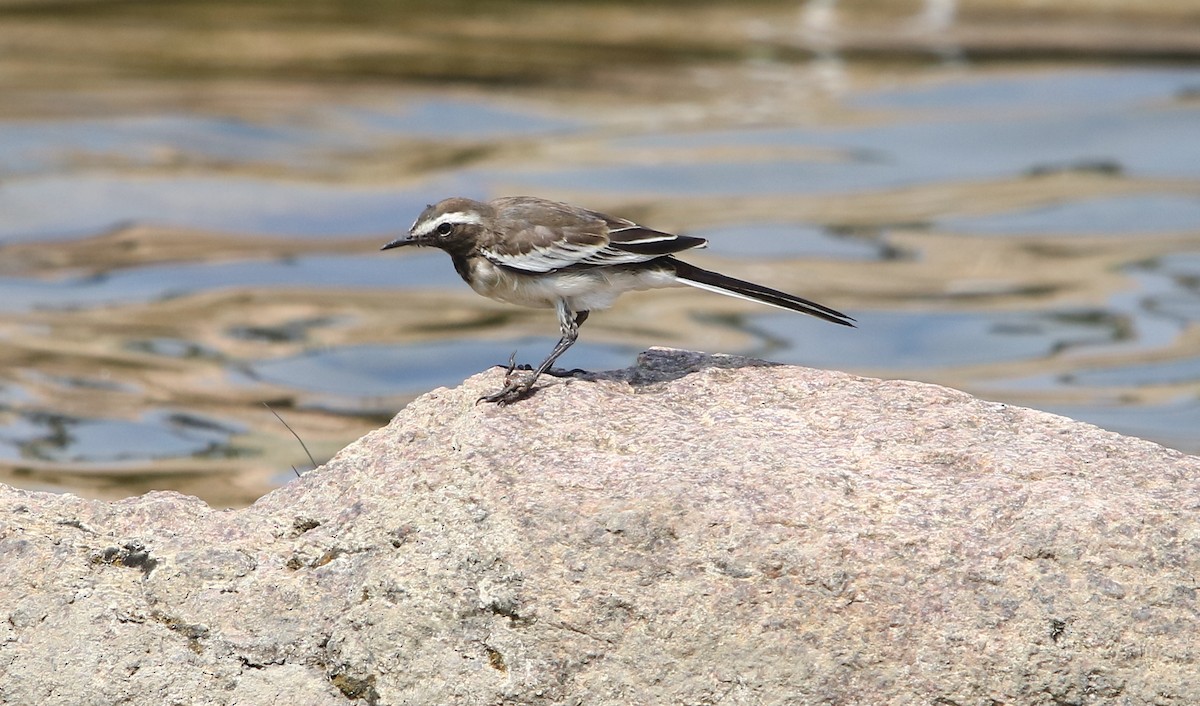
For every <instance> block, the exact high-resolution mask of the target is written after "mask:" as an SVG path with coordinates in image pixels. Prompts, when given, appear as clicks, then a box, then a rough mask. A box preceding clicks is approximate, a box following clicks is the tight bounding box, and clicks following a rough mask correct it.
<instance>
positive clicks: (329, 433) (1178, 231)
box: [0, 3, 1200, 505]
mask: <svg viewBox="0 0 1200 706" xmlns="http://www.w3.org/2000/svg"><path fill="white" fill-rule="evenodd" d="M197 7H204V4H203V3H201V4H198V5H197ZM214 7H215V6H214ZM306 7H307V6H306ZM747 7H748V8H750V9H745V10H744V11H745V12H747V13H750V14H753V13H754V12H759V11H761V12H763V13H770V12H776V11H777V10H774V9H771V8H775V7H776V6H775V5H771V4H765V5H763V6H761V7H759V6H757V5H748V6H747ZM756 8H757V9H756ZM763 8H766V9H763ZM196 11H199V10H196ZM378 11H380V12H383V11H384V10H382V9H378ZM575 11H578V12H584V10H575ZM111 12H114V13H116V14H115V15H114V17H123V15H121V14H120V13H121V12H124V10H120V9H114V10H111ZM301 16H303V13H301ZM343 19H345V18H343ZM359 19H361V18H358V19H354V18H351V19H345V21H347V22H351V25H352V26H353V27H354V28H356V31H363V32H368V33H369V30H367V29H365V28H364V27H362V26H360V25H359V24H357V23H358V21H359ZM427 19H428V18H427ZM88 21H91V20H88ZM157 21H159V22H168V23H170V22H173V21H174V20H170V19H162V18H160V19H159V20H157ZM495 21H497V22H502V21H503V20H502V19H496V20H495ZM546 21H547V22H551V21H552V18H550V19H547V20H546ZM596 21H598V22H599V21H602V20H600V19H597V20H596ZM72 22H79V23H80V24H72ZM53 23H54V24H53V26H54V27H57V28H58V30H56V31H61V32H62V33H63V36H64V37H69V36H72V35H71V33H72V32H75V31H79V32H82V31H84V28H85V27H84V26H85V25H86V24H87V23H86V22H84V21H83V20H82V19H76V20H72V19H70V18H66V19H62V20H59V19H55V20H53ZM335 24H336V23H335ZM585 24H586V23H585ZM11 26H12V27H17V25H11ZM113 26H116V25H113ZM754 26H758V25H754ZM330 29H331V30H332V29H333V26H331V27H330ZM342 29H346V28H345V27H342ZM760 29H761V28H760ZM5 31H11V32H16V31H17V29H10V30H0V32H5ZM114 31H115V32H117V33H118V34H119V33H120V31H121V30H119V29H117V30H114ZM170 31H174V32H183V33H185V34H186V31H185V29H183V28H180V27H177V26H174V25H172V26H171V28H170ZM398 31H399V30H398ZM530 31H536V28H534V29H531V30H530ZM756 31H758V30H756ZM681 36H682V35H681ZM117 39H119V37H114V41H117ZM713 41H716V40H713ZM748 41H751V44H752V45H754V42H759V41H761V40H760V39H755V40H748ZM789 41H790V40H789ZM754 46H757V45H754ZM580 51H581V52H583V53H584V54H587V52H588V51H591V50H588V49H586V48H585V49H580ZM831 51H832V50H831ZM589 56H590V55H589ZM714 56H715V57H717V58H715V59H714ZM714 56H695V55H690V54H687V53H686V52H684V53H683V54H681V58H677V60H673V61H665V62H656V61H655V60H653V59H652V58H650V59H645V60H644V61H643V62H642V63H638V62H637V61H633V60H629V61H631V62H632V64H630V65H621V64H620V63H619V62H618V63H617V64H616V65H614V66H610V68H609V69H608V72H607V73H605V74H604V76H603V77H597V78H596V79H594V80H593V79H589V78H587V77H586V75H585V74H579V73H572V72H575V71H577V70H578V67H580V66H591V64H590V63H589V61H590V59H588V60H585V59H583V58H581V57H572V58H569V59H564V62H565V63H561V64H554V65H553V66H551V65H549V64H547V65H545V67H544V68H545V73H539V72H538V71H534V72H533V73H532V74H530V76H531V77H532V78H531V79H530V81H529V84H528V85H523V84H521V85H519V82H518V83H514V82H513V81H511V80H496V79H495V77H492V78H488V77H486V76H484V77H481V76H478V75H476V74H475V73H473V72H477V71H483V68H481V66H479V65H475V64H470V65H463V66H451V67H439V68H437V69H436V70H437V71H446V72H451V73H453V72H455V71H461V72H465V73H464V74H463V75H462V76H458V77H457V78H456V79H455V80H453V81H448V80H441V79H439V80H425V79H427V78H428V77H427V76H426V77H424V78H422V79H421V81H420V82H416V83H414V82H412V81H411V80H402V79H398V80H393V81H388V80H384V81H374V82H371V83H361V84H356V83H354V82H345V83H342V82H339V83H338V84H337V86H336V90H334V89H333V88H331V87H330V86H329V85H328V84H325V83H323V82H322V81H320V80H317V79H315V78H314V76H315V75H316V74H319V73H320V72H319V71H317V72H316V73H315V74H313V75H308V74H305V73H304V72H298V73H297V74H295V75H288V73H287V72H286V71H283V72H281V73H280V74H279V75H275V74H273V73H271V72H267V73H266V76H267V78H265V79H264V78H262V77H258V78H254V79H253V80H254V81H258V82H259V83H256V84H253V86H254V88H253V90H248V89H247V87H246V86H245V85H244V84H243V82H244V81H247V80H251V79H247V78H246V77H244V76H239V75H232V76H223V75H222V76H219V77H218V78H215V79H211V82H204V81H202V80H201V78H198V77H195V76H192V77H183V76H172V75H167V76H158V75H155V76H152V77H150V78H147V77H145V76H142V75H140V74H139V75H136V76H135V77H133V78H130V76H127V75H125V74H122V72H121V71H116V70H114V73H113V75H111V76H107V77H101V78H97V79H96V80H95V81H90V82H85V83H80V82H72V81H66V80H64V82H63V83H62V84H61V85H59V84H53V82H50V84H52V85H48V86H42V85H41V84H40V83H39V82H38V81H31V82H30V84H28V85H26V84H17V85H16V87H15V88H13V89H12V90H11V91H10V92H9V94H8V95H9V98H8V100H7V104H6V107H5V111H6V112H4V113H0V341H3V343H4V345H3V347H2V348H0V357H2V358H3V361H4V365H3V366H2V367H0V481H3V482H6V483H11V484H15V485H19V486H22V487H30V488H38V489H49V490H70V491H72V492H78V493H82V494H85V495H93V496H98V497H121V496H123V495H128V494H131V493H137V492H144V491H145V490H148V489H151V488H176V489H180V490H182V491H184V492H193V493H198V494H200V495H202V496H203V497H205V498H206V499H208V500H209V501H210V502H213V503H214V504H217V505H239V504H245V503H247V502H250V501H252V500H253V499H254V498H255V497H257V496H258V495H260V494H261V493H263V492H265V491H266V490H267V489H269V488H270V487H272V486H273V485H276V484H278V483H282V482H286V480H287V479H288V478H289V477H291V475H292V473H293V472H292V470H291V469H292V467H297V468H298V469H302V468H303V467H306V466H307V465H308V460H307V457H306V454H305V452H304V451H303V450H302V449H301V448H300V446H299V445H298V444H297V443H296V442H295V439H294V438H293V437H292V436H291V433H290V432H289V431H288V430H287V429H286V428H284V427H283V425H282V424H281V423H280V422H279V421H278V420H277V419H276V418H275V416H274V414H273V413H272V411H271V410H274V412H277V413H278V414H279V415H280V416H281V417H282V418H283V419H284V420H285V421H286V422H287V423H288V424H289V425H290V426H291V427H292V428H293V429H295V430H296V432H297V433H298V434H300V435H301V436H302V437H303V438H304V439H305V442H306V444H307V445H308V446H309V448H310V449H311V450H312V451H313V452H314V455H315V456H317V457H318V458H317V460H318V461H320V460H321V459H323V458H327V457H328V456H329V455H331V454H332V453H333V452H335V451H336V450H337V449H338V448H340V447H341V446H343V445H345V444H346V443H348V442H350V441H352V440H353V439H355V438H357V437H358V436H360V435H361V434H363V433H365V432H367V431H369V430H371V429H373V428H375V427H377V426H378V425H379V424H381V423H383V422H385V421H386V420H387V419H388V418H389V417H390V416H391V414H393V413H394V412H396V411H397V410H399V409H401V408H402V407H403V405H404V404H406V403H407V402H408V401H409V400H411V399H412V398H413V397H415V396H416V395H419V394H421V393H423V392H425V391H428V390H430V389H433V388H435V387H437V386H442V385H446V386H453V385H455V384H457V382H459V381H461V380H462V379H463V378H464V377H466V376H468V375H470V374H473V373H475V372H477V371H479V370H481V369H484V368H486V367H488V366H490V365H495V364H501V363H503V362H504V361H506V360H507V358H508V356H509V354H510V352H512V351H516V352H517V355H518V360H520V361H525V362H536V361H537V360H540V358H541V357H542V356H543V355H544V354H545V353H546V352H547V351H548V350H549V348H550V347H551V345H552V344H553V342H554V340H555V338H556V330H555V328H556V327H555V323H554V318H553V315H552V313H550V312H539V311H533V310H523V309H516V308H512V307H506V306H504V305H501V304H497V303H494V302H490V301H488V300H484V299H482V298H479V297H477V296H476V295H474V294H473V293H472V292H470V291H469V290H468V289H467V288H466V287H465V285H464V284H463V283H462V282H461V281H460V280H459V279H458V277H457V275H455V273H454V271H453V269H452V267H451V266H450V262H449V260H448V259H447V258H446V257H445V256H444V255H442V254H440V253H436V252H395V251H392V252H386V253H381V252H379V251H378V248H379V246H380V245H382V244H383V243H384V242H386V241H387V240H390V239H391V238H392V237H394V236H395V234H397V233H399V232H401V231H403V230H404V229H406V228H407V227H408V225H409V224H410V223H411V222H412V220H413V218H415V216H416V215H417V213H419V212H420V210H421V209H422V208H423V207H424V205H425V204H427V203H429V202H431V201H434V200H437V199H439V198H442V197H445V196H448V195H454V194H457V195H465V196H472V197H477V198H483V197H489V196H497V195H502V194H514V193H533V194H540V195H545V196H549V197H557V198H563V199H566V200H570V201H573V202H577V203H580V204H584V205H588V206H591V207H594V208H600V209H605V210H609V211H614V212H617V213H620V214H624V215H629V216H631V217H634V218H637V219H639V220H641V221H643V222H645V223H647V224H648V225H651V226H654V227H659V228H663V229H669V230H679V231H686V232H688V233H693V234H697V235H701V236H703V237H706V238H709V239H710V240H711V247H710V248H709V249H708V250H707V251H705V252H703V253H699V254H697V255H696V256H695V257H694V258H689V259H692V260H693V261H695V262H696V263H697V264H700V265H702V266H707V267H713V268H716V269H721V270H723V271H728V272H730V273H731V274H736V275H740V276H744V277H746V278H749V279H754V280H756V281H761V282H764V283H766V284H770V285H772V286H776V287H778V288H781V289H785V290H788V291H794V292H796V293H797V294H800V295H802V296H806V297H810V298H813V299H816V300H818V301H821V302H823V303H826V304H829V305H830V306H833V307H835V308H838V309H840V310H843V311H846V312H847V313H850V314H851V315H853V316H854V317H855V318H856V319H858V321H859V326H860V327H859V328H858V329H855V330H851V329H843V328H841V327H833V326H828V325H826V324H823V323H821V322H818V321H816V320H812V319H806V318H803V317H799V316H794V315H789V314H786V313H783V312H778V311H776V310H772V309H767V308H762V307H759V308H756V307H754V306H752V305H749V304H743V303H740V302H737V301H734V300H729V299H725V298H721V297H717V296H715V295H712V294H709V293H706V292H700V291H672V292H666V293H664V292H658V293H647V294H638V295H629V296H626V297H625V298H623V299H622V301H621V302H620V304H619V305H618V306H617V307H616V308H615V309H613V310H611V311H607V312H601V313H597V314H596V315H595V316H593V318H592V319H591V320H589V322H588V324H587V325H586V326H585V327H584V330H583V338H582V340H581V342H580V343H579V344H577V345H576V346H575V347H574V348H573V349H572V350H571V351H570V352H568V353H567V355H566V356H564V357H563V359H562V361H561V364H562V365H564V366H566V367H583V368H588V369H608V368H617V367H623V366H626V365H629V364H631V363H632V362H633V360H634V358H635V356H636V355H637V353H638V352H639V351H640V350H643V349H644V348H646V347H649V346H652V345H671V346H679V347H687V348H696V349H703V350H709V351H721V352H728V353H744V354H749V355H756V356H762V357H766V358H770V359H773V360H778V361H783V362H789V363H796V364H802V365H810V366H818V367H828V368H836V369H841V370H846V371H849V372H856V373H861V374H867V375H877V376H884V377H898V378H912V379H919V380H926V381H930V382H936V383H941V384H947V385H951V386H954V387H958V388H961V389H964V390H967V391H970V392H972V393H975V394H978V395H981V396H983V397H987V398H990V399H995V400H1002V401H1007V402H1012V403H1017V404H1025V405H1029V406H1034V407H1038V408H1042V409H1047V410H1050V411H1054V412H1058V413H1062V414H1067V415H1069V416H1072V417H1075V418H1077V419H1082V420H1085V421H1091V422H1094V423H1097V424H1100V425H1102V426H1105V427H1107V428H1110V429H1114V430H1117V431H1122V432H1125V433H1131V434H1136V435H1138V436H1142V437H1145V438H1149V439H1152V440H1156V441H1159V442H1160V443H1164V444H1167V445H1170V446H1173V447H1175V448H1179V449H1182V450H1184V451H1188V452H1192V453H1197V452H1200V432H1198V431H1197V430H1200V335H1198V334H1197V331H1200V159H1197V155H1198V154H1200V153H1198V152H1197V149H1196V148H1195V147H1194V146H1193V145H1196V144H1200V103H1198V102H1197V101H1196V99H1195V95H1196V91H1197V88H1198V87H1200V70H1198V69H1197V67H1195V66H1174V65H1173V66H1165V65H1142V66H1137V65H1120V64H1105V65H1098V66H1086V65H1083V66H1081V65H1078V64H1075V65H1066V64H1040V65H1029V64H1014V65H1004V64H1002V63H995V64H988V65H974V64H972V62H971V61H970V60H969V56H970V52H969V51H964V52H949V53H948V54H947V53H945V52H942V53H937V52H935V53H934V54H931V55H930V58H929V59H928V60H927V61H924V62H917V63H915V64H913V63H908V64H904V65H901V66H893V65H890V64H887V63H864V64H862V65H856V64H854V63H853V62H847V63H842V64H830V63H829V61H828V59H829V57H828V56H825V55H822V56H819V57H818V58H817V59H815V60H814V59H811V57H808V56H803V55H801V56H796V57H793V58H784V59H777V60H774V61H772V60H763V59H762V58H761V57H757V56H755V57H752V58H749V59H745V60H743V59H741V58H738V56H737V55H736V53H735V54H734V55H733V57H732V58H730V56H729V55H726V54H721V53H720V52H717V54H714ZM939 56H950V57H951V60H949V61H944V60H943V59H941V58H938V57H939ZM964 57H967V59H965V60H964ZM113 61H115V59H114V60H113ZM247 61H250V60H249V59H248V60H247ZM314 61H316V59H314ZM381 61H383V60H382V59H381ZM513 61H519V62H535V61H536V59H535V58H530V57H529V56H527V55H523V56H521V57H519V58H514V59H513ZM252 63H253V62H252V61H251V63H250V64H248V65H252ZM385 63H386V62H385ZM99 64H100V65H103V62H99ZM114 65H115V64H114ZM531 65H532V64H524V63H522V64H521V66H525V67H526V68H528V67H529V66H531ZM388 66H390V65H388ZM405 66H408V65H405ZM538 66H542V65H541V64H538ZM376 68H378V69H379V70H381V71H382V70H384V69H385V68H386V67H385V65H383V64H381V65H380V66H379V67H376ZM410 68H411V70H412V71H413V72H414V73H413V75H414V76H418V74H419V73H420V72H425V71H433V70H435V69H434V68H431V67H430V66H428V65H425V64H413V65H412V67H410ZM493 68H494V69H495V70H496V71H508V70H510V68H511V67H510V68H506V66H505V65H503V64H497V65H496V66H495V67H493ZM368 69H369V67H366V68H362V69H360V70H363V71H366V72H367V73H368V74H370V73H371V71H370V70H368ZM223 70H224V69H223ZM322 70H331V71H332V70H333V69H332V68H330V67H324V69H322ZM338 70H339V71H340V70H341V69H338ZM396 70H397V71H401V70H402V69H399V68H397V69H396ZM403 70H408V69H403ZM489 70H490V69H489ZM511 70H512V71H514V72H517V71H518V68H511ZM520 70H525V69H520ZM313 71H315V69H314V70H313ZM218 73H219V72H218ZM484 73H487V72H486V71H485V72H484ZM372 75H373V74H372ZM464 76H466V77H467V78H464ZM418 77H419V78H420V76H418ZM409 78H410V79H411V78H412V77H411V76H409ZM443 78H445V77H443ZM509 78H510V79H511V76H510V77H509ZM144 81H149V84H145V83H143V82H144ZM188 81H192V82H196V83H194V84H188V83H187V82H188ZM681 84H682V85H685V86H686V87H687V88H688V90H685V91H680V90H676V89H677V87H678V86H679V85H681ZM189 85H192V86H193V88H188V86H189ZM30 86H34V87H30ZM18 89H19V90H18ZM201 89H202V90H201ZM131 96H132V97H131ZM267 406H269V408H270V409H268V408H267Z"/></svg>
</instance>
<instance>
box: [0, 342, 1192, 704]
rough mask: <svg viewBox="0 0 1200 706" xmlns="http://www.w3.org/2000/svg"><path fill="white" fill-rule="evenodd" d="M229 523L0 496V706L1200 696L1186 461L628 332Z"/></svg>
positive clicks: (457, 394) (890, 387)
mask: <svg viewBox="0 0 1200 706" xmlns="http://www.w3.org/2000/svg"><path fill="white" fill-rule="evenodd" d="M500 384H501V372H500V371H499V370H491V371H488V372H486V373H484V374H481V375H478V376H475V377H473V378H471V379H470V380H468V381H466V382H465V383H464V384H463V385H462V386H461V387H460V388H458V389H454V390H446V389H440V390H436V391H434V392H431V393H429V394H427V395H425V396H424V397H421V398H420V399H418V400H416V401H415V402H413V403H412V404H411V405H410V406H409V407H408V408H407V409H405V410H404V411H403V412H401V413H400V414H399V415H398V416H397V417H396V418H395V420H394V421H393V422H392V423H391V424H390V425H389V426H388V427H386V428H384V429H380V430H378V431H376V432H373V433H371V434H368V435H367V436H366V437H364V438H363V439H361V440H360V441H358V442H357V443H355V444H352V445H351V446H349V447H347V448H346V449H345V450H343V451H342V452H341V453H340V454H339V455H338V456H337V457H336V458H334V459H333V460H332V461H330V462H329V463H328V464H326V465H325V466H324V467H322V468H320V469H318V470H316V471H313V472H311V473H309V474H307V475H306V476H304V477H303V478H302V479H299V480H296V481H294V482H292V483H290V484H289V485H288V486H286V487H284V488H281V489H279V490H277V491H275V492H273V493H271V494H270V495H268V496H266V497H264V498H262V499H261V500H260V501H259V502H258V503H257V504H255V505H254V506H252V507H250V508H247V509H244V510H236V511H214V510H212V509H210V508H209V507H207V506H206V505H205V504H204V503H202V502H200V501H199V500H196V499H194V498H188V497H184V496H181V495H177V494H173V493H153V494H150V495H146V496H143V497H138V498H132V499H129V500H125V501H122V502H117V503H104V502H94V501H85V500H80V499H78V498H74V497H71V496H60V495H49V494H42V493H34V492H24V491H18V490H13V489H9V488H2V492H0V565H2V566H0V569H2V572H0V617H3V620H0V702H3V703H5V704H72V705H79V704H154V705H156V706H158V705H161V704H275V703H289V704H343V705H344V704H347V703H348V702H351V701H359V702H362V703H363V704H414V705H416V704H481V705H482V704H799V705H803V704H831V705H833V704H863V705H867V704H871V705H877V704H930V705H934V704H938V705H943V706H948V705H953V704H958V705H961V706H984V705H991V706H996V705H1000V704H1004V705H1018V704H1048V705H1049V704H1054V705H1064V704H1122V705H1132V704H1181V705H1182V704H1197V703H1200V662H1198V659H1200V601H1198V597H1197V588H1198V582H1200V459H1198V458H1196V457H1192V456H1187V455H1183V454H1180V453H1176V452H1173V451H1169V450H1166V449H1163V448H1162V447H1159V446H1157V445H1155V444H1152V443H1149V442H1146V441H1141V440H1138V439H1133V438H1128V437H1122V436H1119V435H1117V434H1113V433H1110V432H1106V431H1102V430H1100V429H1097V428H1095V427H1092V426H1089V425H1086V424H1081V423H1078V422H1074V421H1071V420H1069V419H1065V418H1062V417H1057V416H1053V415H1050V414H1045V413H1042V412H1036V411H1031V410H1027V409H1020V408H1016V407H1009V406H1005V405H1002V404H996V403H992V402H985V401H981V400H978V399H975V398H973V397H970V396H969V395H966V394H963V393H961V392H956V391H954V390H949V389H945V388H941V387H936V386H933V385H926V384H919V383H914V382H894V381H893V382H889V381H881V380H873V379H865V378H858V377H853V376H850V375H845V374H842V373H836V372H824V371H816V370H809V369H804V368H798V367H790V366H770V365H766V364H762V363H759V362H755V361H750V360H746V359H742V358H732V357H721V356H707V355H702V354H697V353H686V352H681V351H668V350H653V351H650V352H648V353H646V354H644V355H643V356H642V357H641V359H640V360H639V361H638V364H637V365H636V366H635V367H633V368H630V369H628V370H623V371H616V372H611V373H600V374H595V375H589V376H584V377H581V378H577V379H570V380H565V381H555V380H551V381H548V382H547V384H546V385H545V386H544V387H543V388H541V389H540V390H539V391H538V393H537V394H536V395H534V396H533V397H531V398H530V399H528V400H526V401H523V402H521V403H519V404H516V405H514V406H510V407H505V408H498V407H496V406H493V405H487V404H480V405H476V404H475V400H476V399H477V398H478V397H479V396H480V395H482V394H485V393H488V392H492V391H494V390H495V389H496V388H497V387H498V386H499V385H500Z"/></svg>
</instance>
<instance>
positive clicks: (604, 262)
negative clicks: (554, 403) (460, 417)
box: [383, 196, 854, 404]
mask: <svg viewBox="0 0 1200 706" xmlns="http://www.w3.org/2000/svg"><path fill="white" fill-rule="evenodd" d="M707 244H708V241H707V240H705V239H704V238H697V237H695V236H690V235H675V234H672V233H664V232H661V231H657V230H652V229H650V228H645V227H643V226H640V225H638V224H637V223H634V222H633V221H630V220H627V219H624V218H615V217H613V216H609V215H607V214H603V213H600V212H598V211H590V210H587V209H583V208H578V207H575V206H571V205H569V204H564V203H560V202H557V201H548V200H546V199H540V198H535V197H530V196H515V197H506V198H500V199H496V200H494V201H491V202H488V203H483V202H479V201H472V200H470V199H464V198H451V199H446V200H444V201H441V202H439V203H437V204H434V205H431V206H429V207H428V208H426V209H425V211H424V212H423V213H422V214H421V215H420V217H418V218H417V220H416V222H415V223H413V226H412V228H411V229H410V231H409V233H408V235H407V236H406V237H401V238H398V239H396V240H393V241H392V242H390V243H388V244H387V245H385V246H383V249H384V250H387V249H389V248H395V247H400V246H403V245H416V246H422V245H426V246H432V247H437V248H440V249H442V250H445V251H446V252H447V253H449V254H450V257H451V259H452V260H453V261H454V267H455V269H456V270H457V271H458V273H459V275H461V276H462V278H463V279H464V280H465V281H466V282H467V284H469V285H470V286H471V288H472V289H474V290H475V291H476V292H478V293H480V294H483V295H484V296H488V297H491V298H493V299H497V300H500V301H506V302H510V303H514V304H521V305H525V306H535V307H552V308H554V309H555V311H556V312H557V313H558V320H559V326H560V328H561V329H562V334H563V335H562V338H561V339H560V340H559V342H558V345H556V346H555V348H554V350H553V351H552V352H551V353H550V355H549V356H548V357H547V358H546V359H545V360H544V361H542V363H541V364H540V365H539V366H538V367H537V368H536V369H534V371H533V373H532V374H531V375H530V376H528V377H527V378H525V379H523V380H519V381H514V380H513V377H514V376H513V369H512V368H511V367H510V369H509V374H508V376H506V385H505V387H504V389H503V390H501V391H500V392H497V393H496V394H494V395H488V396H486V397H482V398H480V399H481V400H487V401H489V402H497V403H500V404H507V403H511V402H514V401H516V400H519V399H521V398H522V397H524V396H525V395H526V394H528V393H529V391H530V390H531V389H532V387H533V383H534V381H535V380H537V378H538V376H539V375H541V374H542V373H544V372H546V371H548V370H550V367H551V365H553V363H554V361H555V360H556V359H557V358H558V357H559V356H560V355H562V353H563V352H565V351H566V350H567V348H569V347H570V346H571V345H572V344H573V343H574V342H575V340H576V338H577V337H578V334H579V326H580V325H581V324H582V323H583V322H584V320H585V319H587V317H588V314H589V312H590V310H592V309H602V308H606V307H608V306H610V305H611V304H612V302H613V301H614V300H615V299H616V297H617V296H618V295H620V294H621V293H623V292H626V291H631V290H637V289H654V288H658V287H666V286H671V285H674V284H681V285H687V286H690V287H696V288H698V289H704V290H707V291H710V292H716V293H717V294H724V295H726V296H730V297H736V298H738V299H745V300H748V301H753V302H759V303H761V304H766V305H768V306H774V307H778V308H780V309H786V310H789V311H796V312H800V313H803V314H808V315H810V316H815V317H817V318H819V319H823V320H825V321H829V322H831V323H835V324H841V325H842V326H854V324H853V321H854V319H853V318H851V317H849V316H847V315H845V314H843V313H841V312H839V311H836V310H834V309H831V308H829V307H827V306H824V305H822V304H818V303H816V302H813V301H809V300H808V299H803V298H801V297H797V296H795V295H792V294H788V293H786V292H781V291H779V290H776V289H771V288H770V287H764V286H762V285H760V284H755V283H753V282H746V281H744V280H740V279H736V278H734V277H729V276H727V275H723V274H720V273H719V272H712V271H710V270H705V269H701V268H699V267H696V266H695V265H692V264H689V263H686V262H683V261H682V260H679V259H677V258H676V257H675V255H677V254H679V253H682V252H684V251H687V250H694V249H697V248H703V247H705V246H706V245H707Z"/></svg>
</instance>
